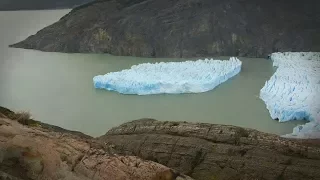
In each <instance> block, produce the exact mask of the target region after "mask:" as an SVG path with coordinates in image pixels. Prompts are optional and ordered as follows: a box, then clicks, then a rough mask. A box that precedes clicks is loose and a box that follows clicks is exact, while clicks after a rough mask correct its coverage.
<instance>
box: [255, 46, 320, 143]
mask: <svg viewBox="0 0 320 180" xmlns="http://www.w3.org/2000/svg"><path fill="white" fill-rule="evenodd" d="M270 58H271V60H272V61H273V66H276V67H278V68H277V70H276V72H275V73H274V74H273V76H272V77H271V78H270V79H269V80H268V81H267V82H266V83H265V85H264V87H263V88H262V89H261V91H260V98H261V99H262V100H263V101H264V102H265V104H266V106H267V109H268V110H269V113H270V115H271V118H273V119H278V120H279V121H280V122H285V121H291V120H308V121H310V122H309V123H307V124H305V125H301V126H298V127H296V128H295V129H294V130H293V133H292V134H288V135H285V137H296V138H320V115H319V114H320V53H316V52H285V53H273V54H271V56H270Z"/></svg>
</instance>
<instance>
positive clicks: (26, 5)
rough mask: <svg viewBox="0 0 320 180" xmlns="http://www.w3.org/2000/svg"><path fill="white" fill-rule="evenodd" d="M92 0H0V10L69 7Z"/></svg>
mask: <svg viewBox="0 0 320 180" xmlns="http://www.w3.org/2000/svg"><path fill="white" fill-rule="evenodd" d="M91 1H93V0H0V11H16V10H45V9H69V8H74V7H77V6H79V5H83V4H86V3H88V2H91Z"/></svg>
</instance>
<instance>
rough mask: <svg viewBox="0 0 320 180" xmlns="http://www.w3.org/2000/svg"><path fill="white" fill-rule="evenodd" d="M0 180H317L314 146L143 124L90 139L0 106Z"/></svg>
mask: <svg viewBox="0 0 320 180" xmlns="http://www.w3.org/2000/svg"><path fill="white" fill-rule="evenodd" d="M0 157H1V158H0V160H1V161H0V179H11V180H18V179H39V180H40V179H52V180H54V179H66V180H67V179H68V180H69V179H71V180H72V179H80V180H81V179H99V180H100V179H101V180H102V179H108V180H110V179H112V180H120V179H121V180H122V179H128V180H129V179H130V180H131V179H132V180H135V179H136V180H138V179H139V180H144V179H145V180H147V179H150V180H160V179H162V180H174V179H177V180H183V179H185V180H192V179H196V180H237V179H239V180H240V179H241V180H242V179H243V180H245V179H247V180H251V179H267V180H269V179H270V180H284V179H288V180H298V179H299V180H300V179H304V180H305V179H314V180H315V179H320V172H319V168H320V143H319V141H318V140H289V139H284V138H280V137H279V136H276V135H272V134H267V133H262V132H259V131H256V130H252V129H245V128H240V127H235V126H226V125H214V124H201V123H187V122H163V121H157V120H152V119H141V120H136V121H132V122H128V123H125V124H123V125H121V126H119V127H115V128H113V129H111V130H110V131H108V132H107V133H106V134H105V135H103V136H101V137H97V138H93V137H90V136H87V135H84V134H82V133H80V132H74V131H68V130H65V129H63V128H59V127H56V126H51V125H48V124H44V123H41V122H38V121H34V120H32V119H30V117H29V116H28V114H26V113H14V112H12V111H10V110H8V109H6V108H2V107H0Z"/></svg>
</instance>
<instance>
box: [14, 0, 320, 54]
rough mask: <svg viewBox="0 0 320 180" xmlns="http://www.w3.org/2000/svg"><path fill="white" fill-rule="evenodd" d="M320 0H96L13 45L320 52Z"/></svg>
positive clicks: (102, 49)
mask: <svg viewBox="0 0 320 180" xmlns="http://www.w3.org/2000/svg"><path fill="white" fill-rule="evenodd" d="M319 7H320V1H316V0H307V1H298V0H291V1H290V2H288V1H286V0H278V1H264V0H174V1H173V0H96V1H94V2H93V3H90V4H86V5H83V6H80V7H78V8H75V9H73V10H72V11H71V12H70V13H69V14H67V15H66V16H64V17H62V18H61V19H60V20H59V21H58V22H56V23H54V24H53V25H51V26H49V27H46V28H44V29H42V30H40V31H39V32H38V33H37V34H35V35H32V36H30V37H28V38H27V39H26V40H24V41H22V42H20V43H17V44H14V45H12V46H11V47H17V48H26V49H38V50H42V51H58V52H71V53H79V52H80V53H87V52H93V53H110V54H113V55H121V56H123V55H124V56H142V57H183V58H184V57H205V56H221V55H226V56H247V57H267V55H268V54H270V53H271V52H275V51H320V43H319V42H320V36H319V33H318V32H319V31H320V11H319Z"/></svg>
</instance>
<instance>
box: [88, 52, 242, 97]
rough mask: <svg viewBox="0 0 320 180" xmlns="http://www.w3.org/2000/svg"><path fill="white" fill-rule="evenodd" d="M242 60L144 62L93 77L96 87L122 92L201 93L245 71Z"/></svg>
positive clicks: (147, 93)
mask: <svg viewBox="0 0 320 180" xmlns="http://www.w3.org/2000/svg"><path fill="white" fill-rule="evenodd" d="M241 65H242V62H241V61H240V60H239V59H238V58H236V57H231V58H230V59H229V60H213V59H204V60H197V61H185V62H160V63H153V64H151V63H143V64H139V65H134V66H132V67H131V68H130V69H125V70H122V71H119V72H110V73H108V74H105V75H98V76H95V77H94V78H93V83H94V87H95V88H97V89H106V90H109V91H117V92H119V93H121V94H137V95H150V94H163V93H166V94H180V93H201V92H206V91H209V90H212V89H214V88H215V87H216V86H218V85H219V84H221V83H223V82H225V81H227V80H228V79H230V78H231V77H233V76H235V75H237V74H238V73H239V72H240V71H241Z"/></svg>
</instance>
